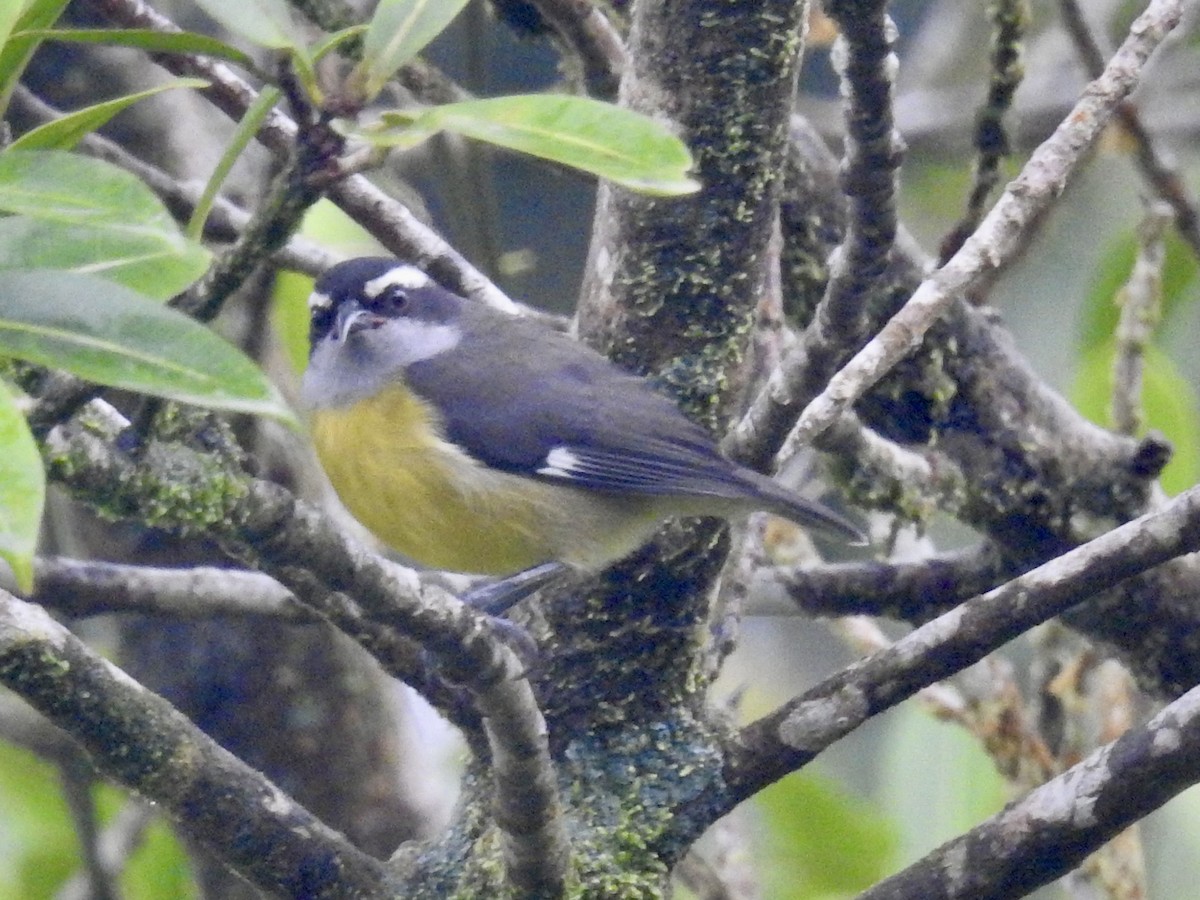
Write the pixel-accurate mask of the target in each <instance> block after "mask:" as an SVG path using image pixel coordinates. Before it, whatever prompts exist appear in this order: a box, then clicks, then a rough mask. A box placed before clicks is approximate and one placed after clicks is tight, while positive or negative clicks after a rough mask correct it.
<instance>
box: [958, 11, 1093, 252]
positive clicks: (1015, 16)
mask: <svg viewBox="0 0 1200 900" xmlns="http://www.w3.org/2000/svg"><path fill="white" fill-rule="evenodd" d="M989 15H990V17H991V20H992V41H991V53H990V60H991V65H992V68H991V78H990V79H989V80H988V92H987V99H986V100H984V103H983V107H982V108H981V109H980V110H979V112H978V114H977V115H976V117H975V151H976V158H975V172H974V177H973V179H972V184H971V190H970V192H969V194H968V196H967V208H966V210H965V211H964V213H963V216H962V218H961V219H960V220H959V221H958V223H957V224H956V225H955V226H954V227H953V228H952V229H950V232H949V234H947V235H946V238H945V239H944V240H943V241H942V246H941V250H940V252H939V254H938V265H939V266H941V265H944V264H945V262H946V261H947V260H948V259H949V258H950V257H952V256H953V255H954V254H955V253H957V252H958V248H959V247H961V246H962V244H963V241H965V240H966V239H967V238H968V237H969V236H970V234H971V232H973V231H974V230H975V229H976V228H977V227H978V226H979V222H980V220H981V219H982V218H983V214H984V210H985V208H986V205H987V200H988V197H990V196H991V194H992V191H993V190H995V188H996V185H997V184H999V183H1000V164H1001V163H1002V162H1004V160H1005V158H1007V157H1008V155H1009V154H1010V153H1011V152H1012V144H1011V142H1010V141H1009V139H1008V132H1007V131H1005V129H1004V116H1005V115H1006V114H1007V113H1008V110H1009V109H1010V108H1011V106H1012V102H1013V97H1014V96H1015V95H1016V93H1017V87H1018V86H1019V85H1020V84H1021V79H1022V78H1023V77H1024V75H1025V67H1024V65H1023V63H1022V60H1021V56H1022V42H1023V41H1024V39H1025V31H1026V29H1027V28H1028V27H1029V19H1030V11H1029V0H993V2H992V3H991V4H990V6H989ZM1101 68H1103V66H1101ZM1097 74H1099V73H1097Z"/></svg>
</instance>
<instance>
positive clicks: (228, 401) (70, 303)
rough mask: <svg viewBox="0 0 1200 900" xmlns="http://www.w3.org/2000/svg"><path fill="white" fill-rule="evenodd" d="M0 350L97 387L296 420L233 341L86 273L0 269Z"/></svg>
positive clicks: (290, 422)
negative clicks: (73, 376)
mask: <svg viewBox="0 0 1200 900" xmlns="http://www.w3.org/2000/svg"><path fill="white" fill-rule="evenodd" d="M0 355H6V356H11V357H14V358H17V359H24V360H29V361H30V362H36V363H40V364H42V365H46V366H52V367H54V368H58V369H65V370H67V371H68V372H72V373H74V374H75V375H78V376H79V377H81V378H85V379H87V380H88V381H94V382H96V383H98V384H104V385H110V386H112V387H118V388H124V389H126V390H131V391H138V392H141V393H145V394H152V395H154V396H158V397H166V398H168V399H171V400H179V401H181V402H184V403H193V404H196V405H198V406H205V407H210V408H213V409H222V410H229V411H236V412H247V413H255V414H258V415H265V416H270V417H273V418H276V419H280V420H282V421H285V422H287V423H289V424H295V421H296V420H295V416H294V415H293V414H292V412H291V411H290V410H289V409H288V408H287V405H286V404H285V403H284V402H283V400H282V399H281V398H280V396H279V393H278V392H277V391H276V390H275V388H274V387H273V386H272V385H271V383H270V382H269V381H268V380H267V378H266V376H265V375H264V374H263V373H262V371H261V370H260V369H259V368H258V367H257V366H256V365H254V363H253V362H251V361H250V360H249V359H248V358H247V357H246V356H244V355H243V354H242V353H241V352H240V351H238V350H237V349H236V348H235V347H233V346H232V345H230V344H229V343H227V342H226V341H224V340H222V339H221V338H220V337H218V336H217V335H216V334H215V333H214V332H212V331H210V330H209V329H207V328H205V327H204V326H203V325H201V324H199V323H198V322H196V321H194V320H192V319H189V318H188V317H187V316H185V315H183V314H182V313H179V312H176V311H175V310H173V309H170V308H169V307H165V306H162V305H160V304H158V303H156V302H154V301H153V300H151V299H150V298H148V297H144V296H142V295H141V294H137V293H134V292H133V291H131V290H129V289H128V288H126V287H123V286H121V285H119V284H116V283H114V282H111V281H106V280H105V279H102V278H99V277H97V276H94V275H86V274H76V273H73V272H57V271H48V270H34V271H26V272H0Z"/></svg>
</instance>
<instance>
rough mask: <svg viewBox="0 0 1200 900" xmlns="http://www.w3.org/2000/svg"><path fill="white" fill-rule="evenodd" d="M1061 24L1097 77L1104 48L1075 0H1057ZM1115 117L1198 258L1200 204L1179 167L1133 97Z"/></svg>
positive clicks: (1084, 61) (1147, 178) (1088, 70)
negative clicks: (1152, 132)
mask: <svg viewBox="0 0 1200 900" xmlns="http://www.w3.org/2000/svg"><path fill="white" fill-rule="evenodd" d="M1059 6H1060V8H1061V10H1062V17H1063V24H1064V25H1065V26H1066V28H1067V34H1068V35H1070V37H1071V40H1072V42H1074V44H1075V50H1076V52H1077V53H1078V54H1079V56H1080V58H1081V59H1082V60H1083V64H1084V67H1085V68H1086V69H1087V73H1088V77H1089V78H1098V77H1099V75H1100V73H1101V72H1102V71H1104V50H1103V48H1102V47H1101V46H1100V44H1099V40H1098V38H1097V36H1096V33H1095V32H1094V31H1093V30H1092V29H1091V28H1090V27H1089V26H1088V23H1087V20H1086V19H1085V18H1084V16H1083V10H1082V9H1081V8H1080V6H1079V3H1078V0H1059ZM1117 121H1118V122H1120V123H1121V127H1122V128H1123V129H1125V133H1126V134H1128V135H1129V137H1131V138H1132V139H1133V142H1134V146H1135V147H1136V148H1137V162H1138V166H1140V167H1141V170H1142V175H1143V176H1145V178H1146V181H1148V182H1149V183H1150V185H1151V187H1153V188H1154V192H1155V193H1156V194H1157V195H1158V196H1159V198H1160V199H1162V200H1165V201H1166V202H1167V203H1169V204H1170V206H1171V209H1172V210H1173V211H1174V213H1175V228H1176V229H1178V231H1179V235H1180V237H1182V238H1183V239H1184V241H1185V242H1186V243H1187V245H1188V247H1190V248H1191V250H1192V253H1193V254H1194V255H1195V256H1196V258H1197V259H1200V205H1198V204H1197V201H1196V197H1195V196H1194V195H1193V194H1192V191H1191V189H1190V188H1189V187H1188V183H1187V180H1186V179H1185V178H1184V177H1183V176H1182V175H1181V174H1180V172H1179V168H1178V167H1177V166H1175V165H1173V164H1172V163H1171V162H1170V161H1169V160H1167V159H1166V158H1165V155H1164V153H1163V151H1162V150H1160V149H1159V147H1158V144H1157V142H1156V141H1155V140H1154V138H1153V137H1152V136H1151V134H1150V131H1149V129H1147V128H1146V125H1145V123H1144V122H1143V121H1142V117H1141V114H1140V113H1139V112H1138V109H1137V107H1136V106H1135V105H1134V104H1133V102H1132V101H1129V100H1125V101H1123V102H1122V103H1121V104H1120V105H1119V106H1118V107H1117Z"/></svg>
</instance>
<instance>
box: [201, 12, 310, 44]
mask: <svg viewBox="0 0 1200 900" xmlns="http://www.w3.org/2000/svg"><path fill="white" fill-rule="evenodd" d="M196 5H197V6H199V7H200V8H201V9H202V10H204V11H205V12H206V13H208V14H209V15H210V16H212V17H213V18H214V19H216V20H217V21H218V22H220V23H221V24H222V25H224V26H225V27H226V28H228V29H229V30H230V31H232V32H233V33H234V34H238V35H241V36H242V37H244V38H245V39H246V40H248V41H251V42H253V43H255V44H258V45H259V46H260V47H270V48H272V49H274V50H286V49H291V50H295V51H296V52H297V53H300V52H303V51H304V47H305V44H306V42H305V39H304V35H303V33H302V32H301V31H300V29H299V28H298V27H297V26H296V22H295V20H294V19H293V18H292V11H291V8H290V7H289V6H288V5H287V3H286V2H285V0H196Z"/></svg>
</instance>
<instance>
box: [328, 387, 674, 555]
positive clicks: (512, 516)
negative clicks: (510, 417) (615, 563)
mask: <svg viewBox="0 0 1200 900" xmlns="http://www.w3.org/2000/svg"><path fill="white" fill-rule="evenodd" d="M312 435H313V443H314V444H315V446H316V450H317V455H318V456H319V457H320V459H321V464H322V466H323V467H324V469H325V472H326V473H327V474H328V476H329V480H330V482H331V483H332V484H333V487H334V489H335V490H336V491H337V493H338V496H339V497H340V498H341V500H342V502H343V503H344V504H345V505H346V508H347V509H349V510H350V512H351V513H352V514H353V515H354V517H355V518H356V519H358V520H359V521H360V522H362V524H363V525H365V526H366V527H367V528H368V529H369V530H370V531H371V532H372V533H373V534H374V535H375V536H376V537H377V538H379V539H380V540H381V541H383V542H384V543H385V544H387V545H388V546H389V547H392V548H393V549H395V550H397V551H399V552H400V553H402V554H404V555H405V556H407V557H409V558H410V559H412V560H413V561H415V562H418V563H421V564H423V565H426V566H430V567H432V568H437V569H449V570H452V571H457V572H476V573H480V574H489V575H507V574H511V573H513V572H517V571H520V570H521V569H526V568H528V567H530V566H532V565H536V564H538V563H541V562H546V561H549V560H562V561H564V562H567V563H570V564H572V565H576V566H579V567H583V568H594V567H597V566H599V565H602V564H604V563H606V562H608V561H610V560H613V559H616V558H618V557H620V556H623V555H625V554H626V553H628V552H630V551H631V550H632V549H634V548H635V547H636V546H638V544H639V543H641V541H642V540H643V539H644V538H645V537H646V536H647V535H648V534H649V532H650V531H652V530H653V527H654V525H655V524H656V523H657V521H658V516H657V515H656V514H655V513H654V512H653V511H652V510H651V509H650V508H649V504H641V503H637V502H635V503H633V504H632V506H631V504H629V503H628V502H619V501H618V500H617V499H616V498H605V497H602V496H600V497H598V496H596V495H594V494H588V495H585V493H584V492H583V491H580V490H578V489H575V488H570V487H566V486H559V485H551V484H544V483H541V482H536V481H533V480H532V479H527V478H518V476H515V475H509V474H506V473H503V472H498V471H495V470H492V469H488V468H487V467H485V466H483V465H481V464H479V463H478V462H476V461H475V460H473V459H471V458H470V457H469V456H467V455H466V454H465V453H463V452H461V451H459V450H458V449H457V448H455V447H454V446H453V445H451V444H449V443H447V442H446V441H445V440H444V439H442V437H441V436H440V435H439V434H438V431H437V428H436V426H435V422H434V418H433V416H432V415H431V414H430V412H429V409H428V408H427V407H426V406H425V404H424V403H423V402H421V401H420V400H419V399H417V398H416V397H414V396H413V395H412V394H411V393H410V392H409V391H407V390H406V389H404V388H402V387H399V386H397V387H394V388H389V389H387V390H385V391H383V392H382V393H380V394H378V395H376V396H375V397H372V398H370V399H367V400H363V401H360V402H358V403H355V404H353V405H351V406H346V407H339V408H328V409H319V410H317V411H316V412H315V413H314V414H313V417H312ZM643 507H644V508H643Z"/></svg>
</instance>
